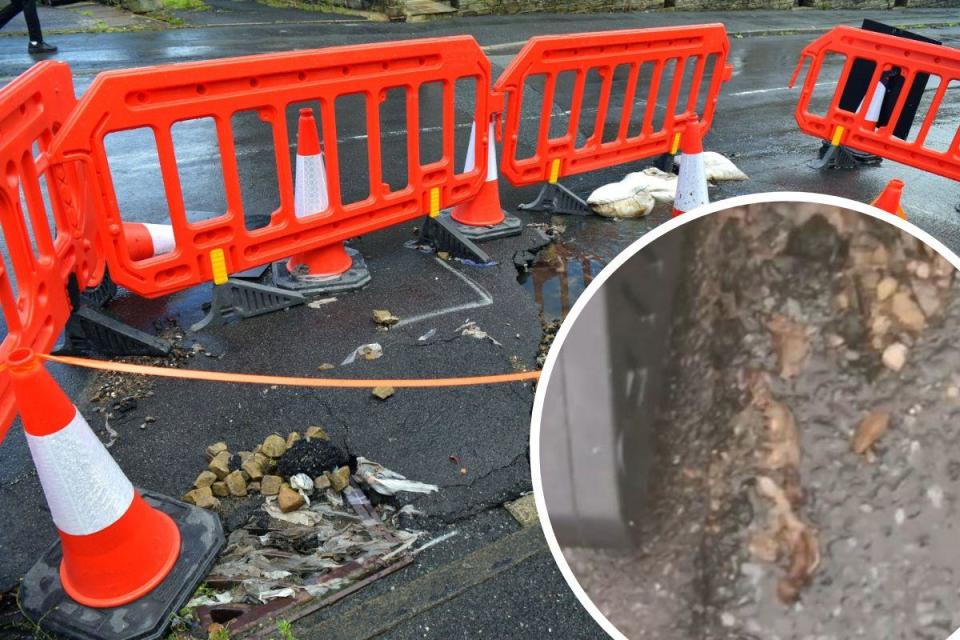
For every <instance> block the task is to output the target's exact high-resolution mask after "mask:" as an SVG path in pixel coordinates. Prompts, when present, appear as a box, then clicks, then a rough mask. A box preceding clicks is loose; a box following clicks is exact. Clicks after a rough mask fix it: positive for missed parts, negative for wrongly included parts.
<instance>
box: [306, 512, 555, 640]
mask: <svg viewBox="0 0 960 640" xmlns="http://www.w3.org/2000/svg"><path fill="white" fill-rule="evenodd" d="M542 553H549V549H548V548H547V544H546V541H545V540H544V538H543V532H542V531H541V529H540V527H539V526H530V527H523V528H522V529H520V530H519V531H516V532H514V533H511V534H509V535H506V536H504V537H502V538H500V539H499V540H497V541H496V542H493V543H491V544H489V545H487V546H485V547H482V548H480V549H478V550H476V551H474V552H473V553H471V554H469V555H467V556H464V557H463V558H461V559H460V560H457V561H455V562H450V563H448V564H446V565H444V566H442V567H440V568H438V569H435V570H433V571H431V572H429V573H427V574H425V575H423V576H420V577H419V578H416V579H415V580H411V581H410V582H407V583H405V584H402V585H399V586H397V588H396V589H393V590H391V591H388V592H386V593H384V594H382V595H379V596H377V597H375V598H372V599H370V600H367V601H365V602H362V603H361V604H360V605H359V606H357V607H354V608H352V609H349V610H347V611H344V612H341V613H338V614H337V615H336V616H334V617H332V618H330V619H327V620H322V621H320V622H318V623H316V624H303V623H301V624H297V625H296V626H295V632H296V634H297V635H298V636H299V637H309V638H329V639H336V638H350V639H352V640H366V639H367V638H373V637H377V636H380V635H381V634H384V633H386V632H387V631H389V630H390V629H392V628H394V627H396V626H398V625H400V624H401V623H403V622H405V621H406V620H409V619H410V618H413V617H415V616H417V615H419V614H421V613H423V612H425V611H428V610H430V609H432V608H434V607H437V606H440V605H442V604H444V603H446V602H449V601H451V600H453V599H455V598H457V597H458V596H460V595H462V594H464V593H466V592H467V591H469V590H471V589H473V588H475V587H477V586H479V585H481V584H483V583H485V582H487V581H489V580H492V579H494V578H496V577H497V576H499V575H500V574H502V573H504V572H506V571H508V570H510V569H512V568H514V567H516V566H518V565H520V564H522V563H524V562H526V561H528V560H530V559H531V558H533V557H535V556H537V555H539V554H542Z"/></svg>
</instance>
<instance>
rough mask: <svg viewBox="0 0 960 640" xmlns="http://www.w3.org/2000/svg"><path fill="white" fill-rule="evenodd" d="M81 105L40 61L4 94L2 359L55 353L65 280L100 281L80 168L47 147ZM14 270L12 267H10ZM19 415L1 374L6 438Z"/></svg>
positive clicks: (0, 128)
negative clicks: (20, 353)
mask: <svg viewBox="0 0 960 640" xmlns="http://www.w3.org/2000/svg"><path fill="white" fill-rule="evenodd" d="M75 104H76V98H75V96H74V93H73V80H72V79H71V76H70V68H69V67H68V66H67V65H66V64H64V63H59V62H52V61H47V62H41V63H40V64H38V65H35V66H34V67H32V68H31V69H30V70H29V71H27V72H26V73H24V74H23V75H21V76H20V77H19V78H17V79H16V80H14V81H13V82H11V83H10V84H9V85H7V86H6V87H4V88H3V89H0V158H3V162H4V171H5V175H4V180H3V181H0V226H2V229H3V240H4V242H3V245H4V247H5V252H6V255H5V258H6V259H7V260H8V262H7V263H5V264H2V265H0V306H2V308H3V316H4V322H5V324H6V329H7V333H6V336H5V337H4V339H3V343H2V345H0V360H4V359H6V357H7V356H8V355H9V354H10V353H11V352H12V351H13V350H14V349H19V348H29V349H32V350H35V351H38V352H49V351H50V349H52V348H53V346H54V344H55V343H56V340H57V338H58V337H59V335H60V332H61V331H62V330H63V328H64V326H65V325H66V322H67V317H68V316H69V315H70V301H69V298H68V296H67V281H68V279H69V277H70V275H71V274H74V275H76V278H77V284H78V285H79V286H80V287H81V288H86V287H93V286H96V285H97V284H99V283H100V281H101V280H102V278H103V273H104V264H105V263H104V259H103V255H102V251H101V250H100V248H99V247H98V246H97V243H96V227H95V225H94V218H93V216H92V215H91V209H90V207H91V206H92V203H91V201H90V199H89V193H88V192H87V191H86V189H85V182H86V181H85V180H84V178H83V175H82V173H80V172H81V171H82V170H83V168H82V167H79V168H78V167H71V166H62V165H57V164H52V163H51V162H50V157H49V147H50V144H51V141H52V139H53V137H54V134H55V133H56V132H57V131H58V130H59V129H60V128H61V127H62V126H63V124H64V122H65V121H66V119H67V117H68V116H69V114H70V112H71V110H72V109H73V107H74V105H75ZM7 264H9V268H8V266H7ZM15 414H16V408H15V406H14V400H13V394H12V391H11V389H10V378H9V373H7V372H3V373H2V374H0V440H3V437H4V436H5V435H6V432H7V430H8V429H9V427H10V423H11V422H12V421H13V418H14V416H15Z"/></svg>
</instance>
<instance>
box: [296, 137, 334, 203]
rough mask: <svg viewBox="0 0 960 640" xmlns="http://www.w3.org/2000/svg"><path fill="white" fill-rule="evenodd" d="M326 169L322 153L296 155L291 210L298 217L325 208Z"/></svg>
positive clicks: (326, 201)
mask: <svg viewBox="0 0 960 640" xmlns="http://www.w3.org/2000/svg"><path fill="white" fill-rule="evenodd" d="M327 204H328V200H327V169H326V167H325V166H324V164H323V154H322V153H318V154H316V155H312V156H301V155H297V173H296V182H295V189H294V194H293V211H294V214H295V215H296V216H297V217H298V218H303V217H304V216H309V215H312V214H314V213H320V212H321V211H324V210H325V209H326V208H327Z"/></svg>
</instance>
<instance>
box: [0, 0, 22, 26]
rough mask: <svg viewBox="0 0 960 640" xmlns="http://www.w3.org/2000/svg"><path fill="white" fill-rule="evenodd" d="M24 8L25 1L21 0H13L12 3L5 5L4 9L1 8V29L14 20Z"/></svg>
mask: <svg viewBox="0 0 960 640" xmlns="http://www.w3.org/2000/svg"><path fill="white" fill-rule="evenodd" d="M22 9H23V3H22V1H21V0H13V1H12V2H11V3H10V4H8V5H7V6H5V7H4V8H3V9H0V29H2V28H3V27H4V26H6V24H7V23H8V22H10V21H11V20H13V18H14V16H16V15H17V14H18V13H20V11H21V10H22Z"/></svg>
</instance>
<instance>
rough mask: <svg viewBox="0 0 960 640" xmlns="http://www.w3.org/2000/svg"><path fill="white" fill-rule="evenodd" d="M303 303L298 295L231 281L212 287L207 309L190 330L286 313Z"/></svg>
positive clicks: (264, 286) (256, 284)
mask: <svg viewBox="0 0 960 640" xmlns="http://www.w3.org/2000/svg"><path fill="white" fill-rule="evenodd" d="M306 301H307V299H306V298H305V297H304V296H303V295H301V294H299V293H295V292H292V291H287V290H284V289H279V288H277V287H270V286H267V285H264V284H258V283H256V282H248V281H246V280H240V279H237V278H230V279H228V280H227V281H226V282H224V283H223V284H218V285H214V287H213V299H212V300H211V301H210V310H209V311H207V315H205V316H204V317H203V319H202V320H201V321H200V322H197V323H196V324H194V325H193V326H191V327H190V330H191V331H203V330H204V329H208V328H210V327H218V326H221V325H224V324H227V323H230V322H236V321H238V320H245V319H246V318H255V317H256V316H262V315H263V314H265V313H272V312H274V311H285V310H286V309H289V308H290V307H295V306H297V305H299V304H303V303H305V302H306Z"/></svg>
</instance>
